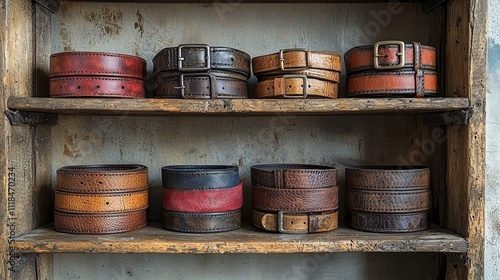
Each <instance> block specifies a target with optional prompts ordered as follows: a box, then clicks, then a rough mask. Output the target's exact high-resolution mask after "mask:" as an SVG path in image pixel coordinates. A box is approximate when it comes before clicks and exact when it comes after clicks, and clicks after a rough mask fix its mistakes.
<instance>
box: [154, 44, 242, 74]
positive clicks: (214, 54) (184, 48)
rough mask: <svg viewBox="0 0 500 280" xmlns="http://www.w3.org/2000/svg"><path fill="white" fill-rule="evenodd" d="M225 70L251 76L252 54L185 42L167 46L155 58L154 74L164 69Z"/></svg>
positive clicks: (186, 70)
mask: <svg viewBox="0 0 500 280" xmlns="http://www.w3.org/2000/svg"><path fill="white" fill-rule="evenodd" d="M208 70H223V71H230V72H238V73H240V74H243V75H245V76H246V77H247V78H248V77H250V55H248V54H247V53H245V52H243V51H240V50H237V49H234V48H228V47H211V46H209V45H205V44H184V45H179V46H178V47H170V48H165V49H163V50H161V51H160V52H158V54H156V56H155V57H154V58H153V75H154V76H156V75H158V74H159V73H160V72H164V71H178V72H205V71H208Z"/></svg>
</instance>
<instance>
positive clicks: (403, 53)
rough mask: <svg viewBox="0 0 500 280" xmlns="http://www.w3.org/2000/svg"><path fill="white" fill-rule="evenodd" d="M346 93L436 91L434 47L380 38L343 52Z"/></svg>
mask: <svg viewBox="0 0 500 280" xmlns="http://www.w3.org/2000/svg"><path fill="white" fill-rule="evenodd" d="M345 63H346V72H347V78H346V81H347V96H348V97H424V96H434V95H436V94H437V93H438V78H437V72H436V51H435V49H434V48H432V47H428V46H422V45H421V44H420V43H417V42H414V43H412V44H405V43H404V42H402V41H382V42H378V43H376V44H375V45H374V46H361V47H356V48H353V49H351V50H349V51H347V52H346V54H345Z"/></svg>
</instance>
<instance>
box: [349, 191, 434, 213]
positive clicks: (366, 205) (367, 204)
mask: <svg viewBox="0 0 500 280" xmlns="http://www.w3.org/2000/svg"><path fill="white" fill-rule="evenodd" d="M346 196H347V200H346V203H347V205H349V209H351V210H358V211H366V212H378V213H408V212H419V211H425V210H429V209H431V208H432V201H431V190H430V189H427V190H417V191H397V192H394V191H391V192H384V191H365V190H354V189H351V188H346Z"/></svg>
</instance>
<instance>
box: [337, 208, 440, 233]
mask: <svg viewBox="0 0 500 280" xmlns="http://www.w3.org/2000/svg"><path fill="white" fill-rule="evenodd" d="M347 225H348V226H349V227H351V228H353V229H357V230H362V231H369V232H379V233H404V232H414V231H422V230H426V229H429V228H430V218H429V211H424V212H415V213H403V214H387V213H384V214H382V213H369V212H358V211H353V210H348V211H347Z"/></svg>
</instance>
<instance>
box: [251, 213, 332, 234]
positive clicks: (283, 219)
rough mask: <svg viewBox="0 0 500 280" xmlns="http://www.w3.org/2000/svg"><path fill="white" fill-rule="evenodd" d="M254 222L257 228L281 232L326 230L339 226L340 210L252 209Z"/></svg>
mask: <svg viewBox="0 0 500 280" xmlns="http://www.w3.org/2000/svg"><path fill="white" fill-rule="evenodd" d="M252 224H253V225H254V226H256V227H257V228H260V229H263V230H266V231H272V232H280V233H315V232H325V231H330V230H332V229H336V228H337V227H338V212H337V211H333V212H324V213H297V212H287V211H280V212H278V213H265V212H261V211H257V210H255V209H253V210H252Z"/></svg>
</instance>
